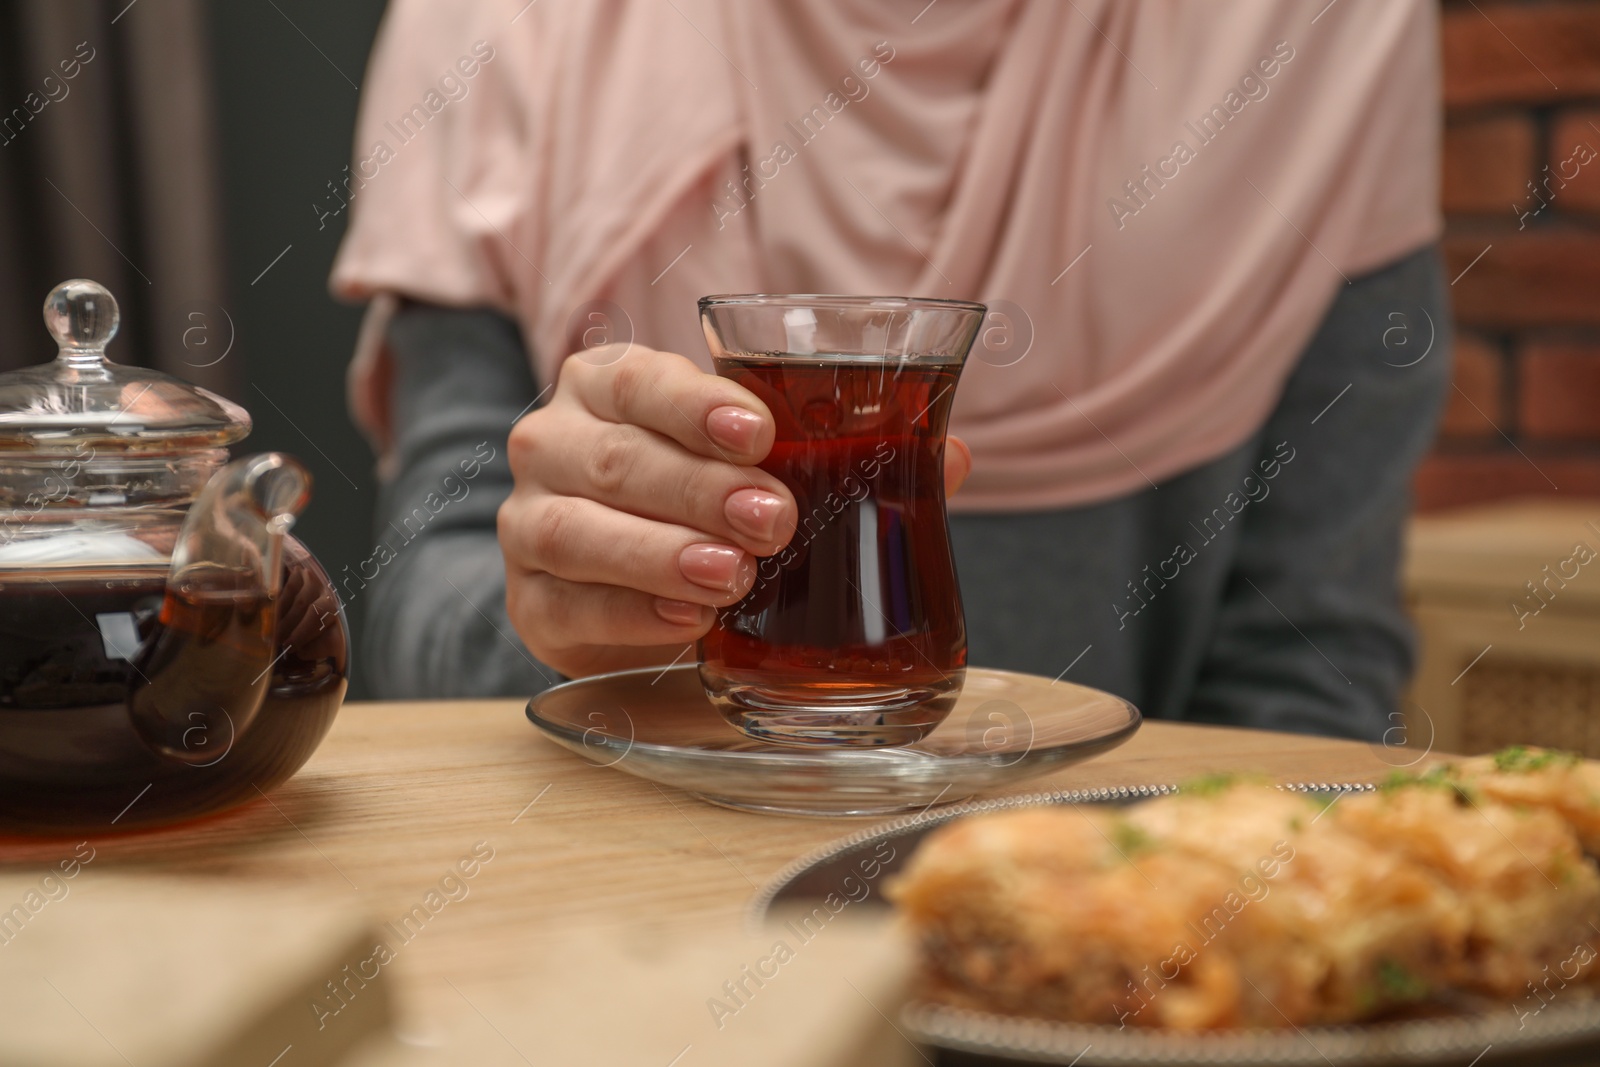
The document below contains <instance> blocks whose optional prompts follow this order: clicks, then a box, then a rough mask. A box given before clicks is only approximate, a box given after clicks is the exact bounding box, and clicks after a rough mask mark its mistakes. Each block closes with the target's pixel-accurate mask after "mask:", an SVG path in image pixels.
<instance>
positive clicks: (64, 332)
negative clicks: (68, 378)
mask: <svg viewBox="0 0 1600 1067" xmlns="http://www.w3.org/2000/svg"><path fill="white" fill-rule="evenodd" d="M121 317H122V316H121V313H120V312H119V311H118V310H117V298H116V297H114V296H112V295H111V291H110V290H109V289H107V288H106V287H105V286H103V285H101V284H100V283H99V282H92V281H89V280H88V279H87V278H74V279H72V280H71V281H67V282H62V283H61V284H60V285H58V286H56V287H55V288H54V289H52V290H50V295H49V296H47V297H45V301H44V324H45V327H46V328H47V329H48V330H49V331H50V336H51V337H54V338H55V339H56V344H58V345H60V346H61V349H62V351H63V352H68V351H71V352H84V353H88V352H92V353H95V354H96V355H97V356H99V357H100V358H102V359H103V358H104V357H105V349H106V345H108V344H110V343H111V339H112V338H113V337H115V336H116V335H117V323H118V322H119V321H120V320H121Z"/></svg>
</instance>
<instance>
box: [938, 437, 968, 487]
mask: <svg viewBox="0 0 1600 1067" xmlns="http://www.w3.org/2000/svg"><path fill="white" fill-rule="evenodd" d="M971 473H972V449H970V448H968V447H967V443H966V442H965V441H963V440H962V439H961V438H959V437H947V438H945V449H944V491H945V492H946V493H947V494H951V495H954V493H955V492H956V491H957V490H958V489H960V488H961V483H962V482H965V481H966V480H967V475H969V474H971Z"/></svg>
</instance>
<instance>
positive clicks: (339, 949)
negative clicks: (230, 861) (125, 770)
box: [0, 849, 390, 1067]
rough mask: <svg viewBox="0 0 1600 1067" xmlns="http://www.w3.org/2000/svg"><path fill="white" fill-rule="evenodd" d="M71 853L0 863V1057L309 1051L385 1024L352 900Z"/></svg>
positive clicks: (242, 1057)
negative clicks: (100, 866)
mask: <svg viewBox="0 0 1600 1067" xmlns="http://www.w3.org/2000/svg"><path fill="white" fill-rule="evenodd" d="M83 856H88V857H90V858H89V860H88V862H87V863H80V864H79V865H78V869H77V870H76V871H75V872H74V873H73V874H71V875H68V874H66V873H65V868H63V867H62V866H61V865H60V864H57V865H56V868H55V869H54V870H53V871H50V872H48V873H46V874H41V875H38V876H36V877H34V876H24V875H16V874H10V875H5V876H0V907H4V908H6V909H7V910H6V912H5V913H4V914H3V915H0V922H3V925H0V939H3V941H0V1004H3V1005H4V1008H3V1011H0V1014H3V1018H4V1020H5V1022H4V1024H3V1025H0V1063H4V1064H7V1065H9V1067H68V1065H70V1067H102V1065H104V1067H122V1065H126V1064H128V1063H134V1064H140V1065H143V1064H162V1065H165V1067H232V1065H235V1064H259V1065H266V1064H268V1063H274V1064H277V1065H278V1067H311V1065H321V1064H333V1063H335V1062H337V1061H339V1060H340V1059H342V1058H343V1056H344V1054H345V1053H346V1052H347V1051H348V1049H349V1048H351V1047H352V1046H353V1045H354V1044H356V1043H357V1042H359V1041H361V1040H363V1039H364V1038H366V1037H368V1036H369V1035H371V1034H373V1033H375V1032H380V1031H382V1030H384V1029H385V1028H386V1026H387V1024H388V1022H389V1015H390V997H389V994H388V988H387V985H388V984H387V982H386V981H385V980H384V975H383V973H382V968H381V967H380V966H378V965H376V964H375V963H373V962H368V961H369V960H370V958H371V956H372V954H373V948H374V945H375V944H376V943H377V941H378V940H379V938H378V936H377V934H376V933H375V931H374V930H373V929H372V926H371V924H370V923H368V922H367V921H366V920H365V919H364V918H363V917H362V916H361V915H360V914H359V912H358V911H357V910H356V909H354V908H353V907H352V906H351V903H350V902H344V903H321V904H307V903H304V902H297V901H296V900H295V899H294V895H293V894H292V893H284V894H280V895H279V896H278V899H277V900H266V899H263V898H262V897H261V896H260V895H259V894H257V893H255V892H253V891H250V890H241V889H239V888H238V887H233V886H227V885H218V886H208V885H205V884H203V883H200V882H197V881H193V880H187V881H186V880H182V879H168V878H147V877H142V876H138V875H127V874H119V873H111V872H107V871H104V870H96V869H95V866H94V864H95V861H96V860H98V858H99V854H98V852H97V851H94V850H92V849H91V850H86V851H80V852H78V853H77V854H76V855H75V857H74V858H78V859H81V857H83ZM357 972H362V973H357ZM363 973H364V974H366V975H369V976H370V977H363V976H362V974H363ZM335 989H337V993H335V992H333V990H335Z"/></svg>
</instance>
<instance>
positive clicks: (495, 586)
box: [359, 303, 561, 699]
mask: <svg viewBox="0 0 1600 1067" xmlns="http://www.w3.org/2000/svg"><path fill="white" fill-rule="evenodd" d="M387 339H388V343H389V348H390V351H391V352H392V353H393V356H394V369H395V384H394V395H393V404H394V408H393V411H394V425H395V428H396V440H395V449H396V453H397V465H396V470H395V473H394V475H393V477H392V479H391V480H389V481H386V482H385V483H384V484H383V486H382V487H381V488H380V491H379V495H378V507H377V517H376V526H377V546H378V547H377V551H376V553H375V555H374V557H373V558H372V559H371V560H368V561H365V562H364V563H363V564H362V565H361V567H360V568H359V570H360V571H361V578H362V579H363V580H364V581H365V585H364V586H363V587H362V588H361V590H360V592H359V595H363V596H365V597H367V598H368V603H367V610H366V616H365V617H366V625H365V633H364V635H363V638H362V648H361V653H362V661H363V663H364V670H365V672H366V677H367V679H368V681H369V683H370V685H371V688H372V692H373V693H374V695H376V696H378V697H381V698H390V699H412V698H427V697H488V696H526V695H530V694H532V693H536V692H538V691H540V690H542V689H544V688H546V687H547V686H549V685H551V684H553V683H554V682H557V681H560V680H561V678H560V676H559V675H558V674H557V673H556V672H555V671H554V670H553V669H551V668H550V667H548V666H546V665H545V664H543V663H540V662H538V661H536V660H535V659H534V658H533V655H532V653H530V652H529V651H528V650H527V649H526V648H525V647H524V646H523V644H522V641H521V640H520V639H519V638H518V637H517V634H516V631H515V630H513V629H512V626H511V622H510V619H509V618H508V617H507V615H506V605H505V599H506V578H505V567H504V563H503V561H502V559H501V556H500V546H499V542H498V541H497V539H496V535H495V514H496V512H497V511H498V509H499V507H500V504H501V502H502V501H504V500H505V499H506V497H507V496H509V495H510V493H511V487H512V477H511V466H510V463H509V461H508V460H507V457H506V440H507V437H508V436H509V434H510V431H511V425H512V423H514V422H515V421H516V420H517V417H518V416H519V415H521V414H522V413H523V412H525V411H527V410H528V409H529V408H531V407H532V406H533V405H534V403H535V401H536V399H538V398H539V395H540V394H539V393H538V391H537V387H536V383H535V382H534V378H533V372H532V370H531V368H530V366H529V360H528V357H527V353H526V350H525V349H524V347H523V344H522V339H521V337H520V335H519V333H518V330H517V327H516V324H515V323H513V322H512V321H511V320H510V319H508V318H506V317H505V316H503V315H501V314H499V313H497V312H494V311H486V310H458V309H451V308H441V307H434V306H430V305H425V304H413V303H407V304H405V305H403V306H402V307H401V308H400V309H399V310H398V311H397V312H396V313H395V315H394V318H393V319H392V320H391V322H390V324H389V329H388V334H387ZM385 548H387V549H388V552H387V553H385V551H384V549H385ZM369 575H370V576H371V577H370V578H369V577H368V576H369Z"/></svg>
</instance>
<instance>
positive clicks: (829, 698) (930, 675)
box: [700, 295, 985, 747]
mask: <svg viewBox="0 0 1600 1067" xmlns="http://www.w3.org/2000/svg"><path fill="white" fill-rule="evenodd" d="M984 313H985V309H984V306H983V305H982V304H974V303H967V302H964V301H954V300H916V299H907V298H904V297H843V296H809V295H805V296H768V295H757V296H715V297H706V298H705V299H703V300H701V301H700V319H701V323H702V325H703V326H704V329H705V335H706V341H707V344H708V345H709V346H710V349H711V357H712V360H713V361H714V363H715V365H716V370H717V373H718V374H719V375H721V376H722V377H724V378H728V379H731V380H733V381H736V382H738V383H739V384H740V385H742V386H744V387H745V388H746V389H749V390H750V391H751V392H752V393H754V394H755V395H756V396H758V397H760V398H761V399H762V400H763V401H764V402H765V403H766V405H767V407H768V408H769V409H771V411H772V414H773V418H774V420H775V422H776V425H777V437H776V441H775V443H774V444H773V446H772V451H771V452H770V453H768V455H767V458H766V459H765V460H764V461H763V462H762V463H761V469H762V470H765V471H767V472H768V473H770V474H772V475H774V476H775V477H777V478H778V479H780V480H781V481H782V482H783V483H784V484H785V485H786V486H788V487H789V489H790V491H791V492H792V493H793V494H794V498H795V502H796V503H797V504H798V506H799V525H798V528H797V529H796V530H795V534H794V537H793V539H792V540H791V541H790V542H789V544H788V545H787V546H786V547H785V548H784V549H782V550H781V551H780V552H778V553H777V554H776V555H773V556H767V557H763V558H761V559H759V560H757V562H756V578H755V584H754V586H753V587H752V588H751V590H750V592H749V594H748V595H746V596H745V597H744V599H742V600H740V601H739V602H738V603H737V604H734V605H733V606H731V607H728V608H724V609H722V610H721V611H719V612H718V613H717V618H716V622H715V623H714V624H713V625H712V627H711V631H710V632H709V633H708V634H707V635H706V636H705V638H704V639H703V640H702V641H701V644H700V679H701V682H702V683H703V684H704V686H705V690H706V694H707V696H708V697H709V698H710V699H711V702H712V703H713V704H714V705H715V706H716V707H717V709H718V710H719V711H720V712H721V713H722V715H723V716H724V717H725V718H726V719H727V720H728V721H729V722H730V723H732V724H733V725H734V726H735V727H736V728H738V729H739V730H740V731H742V732H743V733H744V734H745V735H747V736H748V737H751V738H754V739H757V740H760V741H765V742H774V743H778V744H788V745H804V746H851V747H878V746H887V745H904V744H909V743H911V742H914V741H917V740H919V739H920V738H922V737H924V736H926V735H927V734H928V733H929V732H930V731H932V730H933V728H934V727H936V726H938V725H939V723H940V722H941V721H942V720H943V719H944V717H945V716H946V715H948V714H949V712H950V709H951V708H952V707H953V706H954V705H955V701H956V697H957V696H958V695H959V694H960V692H961V685H962V682H963V680H964V679H965V676H966V665H967V635H966V621H965V619H964V617H963V615H962V610H961V590H960V586H959V584H958V582H957V578H956V568H955V561H954V559H953V558H952V555H951V550H950V531H949V525H948V522H947V520H946V515H945V496H944V452H945V430H946V426H947V424H948V422H949V416H950V407H951V403H952V402H953V400H954V399H955V390H956V381H957V379H958V378H959V377H960V374H961V367H962V364H963V362H964V361H965V360H966V357H967V351H968V349H969V348H970V347H971V345H972V341H973V338H974V336H975V335H976V333H977V331H978V328H979V326H980V325H981V323H982V322H983V317H984Z"/></svg>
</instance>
